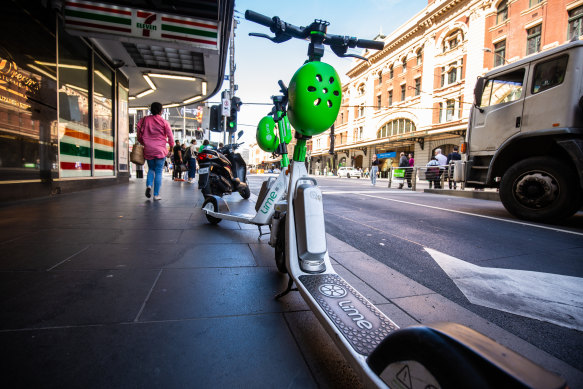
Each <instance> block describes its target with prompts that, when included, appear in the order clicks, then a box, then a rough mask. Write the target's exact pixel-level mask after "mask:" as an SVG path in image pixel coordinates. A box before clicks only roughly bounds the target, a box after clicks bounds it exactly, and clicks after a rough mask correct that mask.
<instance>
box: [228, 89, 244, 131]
mask: <svg viewBox="0 0 583 389" xmlns="http://www.w3.org/2000/svg"><path fill="white" fill-rule="evenodd" d="M241 104H242V103H241V99H240V98H238V97H232V98H231V113H230V115H229V117H228V118H227V131H229V133H230V134H232V133H234V132H236V131H237V111H239V110H240V109H241Z"/></svg>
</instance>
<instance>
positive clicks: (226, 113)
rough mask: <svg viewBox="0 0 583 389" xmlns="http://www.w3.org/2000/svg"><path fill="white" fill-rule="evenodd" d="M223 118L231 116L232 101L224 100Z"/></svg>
mask: <svg viewBox="0 0 583 389" xmlns="http://www.w3.org/2000/svg"><path fill="white" fill-rule="evenodd" d="M222 114H223V116H229V115H230V114H231V99H223V110H222Z"/></svg>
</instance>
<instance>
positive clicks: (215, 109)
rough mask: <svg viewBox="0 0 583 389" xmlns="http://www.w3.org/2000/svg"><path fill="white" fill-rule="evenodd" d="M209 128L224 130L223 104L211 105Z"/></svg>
mask: <svg viewBox="0 0 583 389" xmlns="http://www.w3.org/2000/svg"><path fill="white" fill-rule="evenodd" d="M209 130H211V131H212V132H223V116H222V115H221V105H220V104H217V105H213V106H212V107H211V117H210V118H209Z"/></svg>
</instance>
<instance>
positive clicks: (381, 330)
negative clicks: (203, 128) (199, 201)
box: [245, 10, 566, 388]
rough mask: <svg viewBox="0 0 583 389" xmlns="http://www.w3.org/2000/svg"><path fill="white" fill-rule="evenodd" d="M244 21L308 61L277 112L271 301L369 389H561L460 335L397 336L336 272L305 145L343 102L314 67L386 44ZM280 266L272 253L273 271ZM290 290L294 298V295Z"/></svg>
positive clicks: (315, 28)
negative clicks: (283, 304) (279, 185)
mask: <svg viewBox="0 0 583 389" xmlns="http://www.w3.org/2000/svg"><path fill="white" fill-rule="evenodd" d="M245 18H246V19H248V20H250V21H253V22H256V23H259V24H261V25H264V26H266V27H269V28H270V30H271V31H272V32H273V33H274V34H275V36H274V37H270V36H268V35H265V34H256V33H252V34H250V35H253V36H259V37H264V38H268V39H270V40H271V41H273V42H275V43H281V42H285V41H287V40H289V39H291V38H299V39H306V40H309V41H310V46H309V50H308V56H309V59H308V61H307V62H306V63H305V64H304V65H303V66H302V67H301V68H300V69H298V71H297V72H296V73H295V74H294V76H293V77H292V79H291V81H290V84H289V89H288V90H287V93H284V94H285V95H286V96H287V99H288V100H289V104H288V107H287V110H286V109H283V108H284V107H281V108H282V111H281V115H280V116H279V117H278V119H279V120H283V118H284V117H288V118H289V122H290V123H291V125H292V126H293V127H294V128H295V130H296V139H297V143H296V146H295V149H294V154H293V161H292V163H291V168H290V174H289V184H288V192H287V203H286V204H285V205H286V209H281V210H280V211H279V213H280V214H282V216H283V219H285V222H284V223H279V224H278V226H277V227H276V228H272V231H271V236H272V238H273V237H275V239H276V241H277V244H278V245H279V246H280V247H281V246H283V247H284V248H285V249H284V266H285V271H286V272H287V273H288V274H289V283H288V287H287V289H286V290H285V291H284V292H283V293H281V294H279V295H278V296H276V297H277V298H281V297H283V296H285V295H286V294H287V293H289V292H290V291H292V290H297V291H299V293H300V294H301V295H302V297H303V298H304V300H305V301H306V302H307V304H308V305H309V306H310V308H311V310H312V311H313V312H314V314H315V316H316V317H317V318H318V319H319V321H320V323H321V324H322V326H323V327H324V328H325V329H326V331H327V332H328V334H329V335H330V336H331V338H332V339H333V340H334V341H335V343H336V345H337V346H338V348H339V349H340V350H341V351H342V353H343V354H344V356H345V358H346V359H347V360H348V362H349V363H350V364H351V366H352V367H353V369H354V371H355V372H356V373H357V374H358V375H359V376H360V378H361V381H362V382H363V383H364V384H365V385H366V386H367V387H379V388H386V387H392V388H502V387H505V388H506V387H512V388H514V387H521V388H525V387H532V388H564V387H566V383H565V381H564V380H563V379H562V378H561V377H559V376H557V375H555V374H553V373H551V372H548V371H547V370H545V369H543V368H542V367H540V366H538V365H536V364H534V363H532V362H531V361H529V360H528V359H526V358H524V357H523V356H521V355H519V354H517V353H515V352H513V351H511V350H509V349H507V348H506V347H504V346H502V345H500V344H498V343H496V342H495V341H493V340H492V339H489V338H487V337H485V336H484V335H482V334H480V333H478V332H476V331H474V330H471V329H469V328H467V327H464V326H462V325H459V324H455V323H441V324H435V325H426V326H413V327H408V328H404V329H399V327H398V326H397V325H396V324H395V323H394V322H393V321H392V320H391V319H389V318H388V317H387V316H386V315H385V314H384V313H383V312H381V311H380V310H379V309H378V308H377V307H375V306H374V305H373V304H372V303H371V302H370V301H368V300H367V299H366V298H365V297H364V296H363V295H362V294H360V293H359V292H358V291H357V290H356V289H355V288H354V287H352V286H351V285H350V284H349V283H348V282H347V281H346V280H344V279H343V278H342V277H341V276H340V275H338V274H337V273H336V272H335V271H334V269H333V267H332V264H331V261H330V257H329V255H328V250H327V246H326V232H325V223H324V210H323V203H322V192H321V191H320V189H319V188H318V185H317V182H316V180H315V179H313V178H311V177H308V174H307V170H306V167H305V163H304V161H305V156H306V141H307V140H308V139H310V137H311V136H312V135H315V134H319V133H322V132H324V131H325V130H327V129H328V128H329V127H331V126H332V124H333V123H334V121H335V119H336V116H337V114H338V110H339V107H340V102H341V95H340V92H341V86H340V82H339V77H338V74H337V73H336V71H335V70H334V68H332V67H331V66H330V65H328V64H325V63H322V62H320V59H321V57H322V55H323V54H324V49H325V45H329V46H330V47H331V49H332V51H333V52H334V53H335V54H336V55H338V56H341V57H346V56H353V57H354V56H356V57H359V56H357V55H354V54H346V52H347V49H348V48H349V47H361V48H368V49H374V50H379V49H382V47H383V43H382V42H378V41H368V40H360V39H357V38H354V37H348V36H337V35H330V34H327V26H328V25H329V23H328V22H325V21H322V20H316V21H314V22H313V23H312V24H310V25H309V26H308V27H297V26H294V25H292V24H289V23H286V22H284V21H283V20H281V19H280V18H278V17H273V18H269V17H267V16H264V15H261V14H258V13H256V12H253V11H250V10H248V11H246V12H245ZM359 58H362V57H359ZM362 59H364V58H362ZM281 85H282V84H281V82H280V86H281ZM287 99H286V100H287ZM258 141H259V139H258ZM281 240H284V242H281ZM277 259H278V254H277V248H276V264H277ZM278 269H279V266H278ZM280 271H281V270H280ZM294 284H295V285H296V288H295V289H292V286H293V285H294Z"/></svg>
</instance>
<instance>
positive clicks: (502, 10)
mask: <svg viewBox="0 0 583 389" xmlns="http://www.w3.org/2000/svg"><path fill="white" fill-rule="evenodd" d="M506 19H508V0H502V1H501V2H500V4H498V8H496V24H500V23H502V22H503V21H505V20H506Z"/></svg>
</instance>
